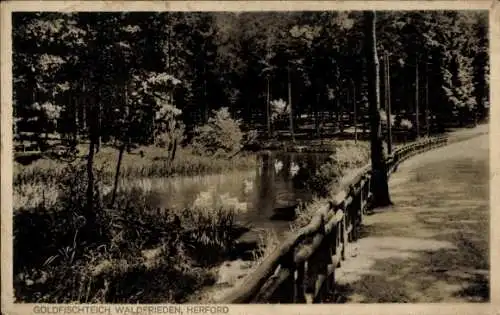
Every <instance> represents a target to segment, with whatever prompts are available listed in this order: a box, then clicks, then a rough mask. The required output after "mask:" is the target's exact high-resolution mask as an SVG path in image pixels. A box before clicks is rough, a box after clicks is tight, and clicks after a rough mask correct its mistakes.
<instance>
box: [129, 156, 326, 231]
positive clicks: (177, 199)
mask: <svg viewBox="0 0 500 315" xmlns="http://www.w3.org/2000/svg"><path fill="white" fill-rule="evenodd" d="M327 158H328V154H325V153H320V154H318V153H285V152H265V153H261V154H258V155H257V156H256V159H258V162H259V163H257V167H256V168H255V170H252V171H245V172H242V171H239V172H238V171H235V172H229V173H224V174H218V175H206V176H190V177H176V178H151V179H141V180H135V181H132V182H130V181H128V182H123V183H122V184H121V187H122V189H124V190H126V189H129V188H131V187H134V186H140V187H141V188H142V189H145V190H147V191H150V192H151V193H152V195H153V196H154V198H151V203H152V206H154V207H163V208H179V209H181V208H189V207H193V206H206V207H218V206H226V207H227V206H229V207H233V208H235V209H237V210H238V213H239V214H238V219H239V221H241V222H242V223H247V224H251V225H252V226H254V227H258V228H274V229H276V230H278V231H280V230H284V229H288V226H289V222H287V221H286V220H287V219H288V220H289V219H291V217H290V216H291V215H292V214H293V208H295V206H296V205H297V204H298V202H299V201H300V200H302V201H308V200H310V199H311V198H312V195H311V193H310V192H309V191H308V190H307V189H306V187H305V186H304V181H305V180H306V179H307V177H308V176H310V174H311V173H312V172H314V171H315V169H316V168H317V167H319V166H320V165H321V164H322V163H324V162H325V161H326V160H327Z"/></svg>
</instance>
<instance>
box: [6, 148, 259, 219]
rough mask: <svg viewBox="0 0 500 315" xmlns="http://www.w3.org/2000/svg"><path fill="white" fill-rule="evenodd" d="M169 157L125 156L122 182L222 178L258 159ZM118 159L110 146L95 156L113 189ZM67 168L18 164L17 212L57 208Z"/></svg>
mask: <svg viewBox="0 0 500 315" xmlns="http://www.w3.org/2000/svg"><path fill="white" fill-rule="evenodd" d="M78 150H79V152H80V154H82V153H86V152H87V151H86V150H87V148H86V147H85V146H83V145H80V146H79V147H78ZM141 152H142V154H141ZM165 156H166V151H165V150H162V149H161V148H158V147H152V146H150V147H141V148H138V149H137V150H135V151H134V152H133V153H131V154H125V155H124V157H123V161H122V166H121V169H120V178H121V179H122V181H126V180H129V179H133V180H135V181H137V180H140V179H146V178H160V177H175V176H195V175H208V174H218V173H224V172H227V171H238V170H248V169H252V168H254V167H255V165H256V163H257V160H256V159H255V157H254V156H252V155H248V154H241V155H236V156H234V157H233V158H230V159H228V158H222V157H218V158H214V157H207V156H200V155H197V154H195V153H194V152H193V151H192V150H191V149H190V148H180V149H179V150H178V151H177V154H176V157H175V159H174V160H173V161H169V160H167V159H166V157H165ZM117 158H118V152H117V150H115V149H113V148H111V147H106V146H104V147H102V148H101V149H100V151H99V152H98V153H97V154H96V156H95V169H98V170H100V172H101V173H102V174H101V178H102V180H103V181H105V182H106V184H108V185H111V183H112V179H113V177H114V175H115V167H116V162H117ZM77 162H78V161H77ZM67 165H68V163H66V162H63V161H59V160H55V159H51V158H49V157H43V156H40V157H39V158H38V159H36V160H34V161H32V162H31V163H30V164H28V165H22V164H21V163H17V162H16V163H14V172H13V173H14V178H13V184H14V209H19V208H26V207H28V208H29V207H34V206H37V205H38V204H43V205H44V206H48V207H50V206H51V205H53V204H54V203H55V202H56V200H57V186H58V182H59V180H60V178H61V177H63V176H64V172H65V167H66V166H67ZM83 176H85V175H83Z"/></svg>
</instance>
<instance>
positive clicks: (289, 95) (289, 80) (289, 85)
mask: <svg viewBox="0 0 500 315" xmlns="http://www.w3.org/2000/svg"><path fill="white" fill-rule="evenodd" d="M288 106H290V114H289V117H290V135H291V137H292V141H293V142H295V135H294V132H293V107H292V82H291V78H290V66H288Z"/></svg>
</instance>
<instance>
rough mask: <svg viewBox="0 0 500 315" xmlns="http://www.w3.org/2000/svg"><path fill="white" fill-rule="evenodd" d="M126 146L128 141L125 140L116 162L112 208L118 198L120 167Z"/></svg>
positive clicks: (110, 205)
mask: <svg viewBox="0 0 500 315" xmlns="http://www.w3.org/2000/svg"><path fill="white" fill-rule="evenodd" d="M125 148H126V143H125V142H124V143H123V144H122V145H121V146H120V149H119V152H118V162H117V163H116V171H115V181H114V185H113V194H112V195H111V202H110V204H109V207H110V208H113V207H114V205H115V200H116V193H117V191H118V180H119V178H120V168H121V165H122V160H123V153H124V152H125Z"/></svg>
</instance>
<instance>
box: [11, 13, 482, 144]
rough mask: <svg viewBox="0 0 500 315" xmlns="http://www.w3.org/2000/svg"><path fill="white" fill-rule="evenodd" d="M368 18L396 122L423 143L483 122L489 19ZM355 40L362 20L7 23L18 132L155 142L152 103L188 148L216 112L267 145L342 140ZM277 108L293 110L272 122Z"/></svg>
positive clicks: (47, 18) (361, 116) (26, 18)
mask: <svg viewBox="0 0 500 315" xmlns="http://www.w3.org/2000/svg"><path fill="white" fill-rule="evenodd" d="M377 15H378V21H377V25H376V27H377V29H376V31H377V37H378V39H377V41H378V44H377V52H378V55H379V56H385V55H388V66H389V68H390V78H389V79H390V82H391V85H390V93H389V95H390V99H391V106H392V111H393V113H394V114H396V115H397V116H398V117H397V119H396V121H401V119H403V118H404V119H408V120H409V121H410V122H411V123H412V126H413V133H415V132H416V130H417V127H418V129H419V132H420V134H424V133H425V132H426V130H427V128H429V126H427V124H432V128H431V129H432V130H438V129H439V128H440V129H443V128H445V127H446V126H449V125H461V126H464V125H466V124H469V123H475V122H477V121H480V120H483V119H485V118H486V117H487V115H488V108H489V103H488V84H489V82H488V75H487V74H488V71H489V70H488V69H489V68H488V67H489V65H488V39H487V34H488V25H487V22H488V18H487V12H478V11H477V12H476V11H475V12H472V11H468V12H465V11H464V12H461V11H425V12H418V11H408V12H379V13H378V14H377ZM363 40H364V29H363V15H362V12H335V11H331V12H265V13H250V12H241V13H211V12H205V13H200V12H198V13H181V12H164V13H14V15H13V60H14V67H13V75H14V113H15V116H16V120H15V121H16V126H15V130H16V134H17V135H18V136H21V135H24V134H28V135H30V132H31V136H32V137H34V138H36V140H37V141H39V142H42V143H43V142H44V140H46V139H48V138H50V135H54V134H57V135H60V136H61V138H63V139H66V140H68V141H69V140H72V141H81V140H85V139H86V140H91V139H92V138H95V139H94V140H95V141H94V142H95V146H96V147H97V148H98V147H99V145H100V143H101V141H104V142H110V141H125V140H126V139H124V137H125V138H127V137H128V138H133V139H128V138H127V139H128V140H127V141H129V140H130V141H133V142H139V143H144V144H150V143H153V142H154V139H155V128H154V117H155V112H156V111H158V109H159V108H160V107H161V106H160V105H158V104H159V103H158V102H159V99H158V98H161V99H162V100H163V102H166V103H168V104H170V105H172V106H175V107H176V108H178V109H180V110H182V121H183V123H184V124H185V126H186V131H187V135H188V137H187V139H188V140H189V139H190V135H191V134H192V132H193V131H194V130H195V129H196V126H198V125H201V124H203V123H206V122H207V121H208V118H209V113H210V112H211V111H212V110H215V109H219V108H221V107H227V108H229V111H230V113H231V114H232V115H233V116H235V117H237V118H239V119H241V120H242V122H243V125H244V126H245V128H247V129H256V130H259V131H260V134H261V136H263V137H269V136H273V135H275V136H284V137H288V136H290V133H291V132H293V133H294V134H295V136H296V137H322V136H326V135H327V133H332V132H337V131H345V130H348V129H349V127H351V126H352V125H353V122H354V112H355V110H354V109H356V112H357V115H356V116H357V118H358V119H357V122H359V123H363V121H364V120H366V119H367V116H368V107H367V84H368V80H367V75H366V74H367V60H366V58H365V57H364V55H363V53H362V48H363V45H364V42H363ZM381 60H382V61H383V60H385V58H382V59H381ZM384 69H385V65H384V66H383V67H380V71H384ZM158 74H164V75H168V79H165V81H164V82H162V83H161V84H160V85H161V87H158V86H157V88H156V89H157V91H156V92H154V93H153V92H151V93H153V94H151V93H150V87H145V91H143V92H138V87H139V86H142V85H143V83H144V82H149V83H150V84H153V85H154V84H157V83H158V82H156V83H152V81H151V80H153V81H154V79H151V78H153V77H155V75H158ZM381 74H382V75H383V73H381ZM147 78H149V80H150V81H148V79H147ZM165 78H166V77H165ZM157 79H158V77H157ZM382 82H385V79H384V80H382ZM174 83H175V84H174ZM158 91H161V92H162V93H164V94H165V95H164V96H159V95H158V94H157V92H158ZM384 95H385V93H382V95H381V96H382V99H381V100H382V103H381V104H385V99H384V97H385V96H384ZM279 99H282V100H283V101H284V102H286V107H290V108H289V109H291V111H290V110H287V113H289V115H281V116H280V117H281V118H280V119H274V120H273V119H272V115H271V113H272V111H273V109H272V108H270V107H271V102H272V101H273V100H279ZM426 113H428V114H426ZM365 125H366V124H365ZM396 127H397V126H396ZM271 131H273V132H274V133H271ZM275 131H280V132H279V133H275ZM25 137H26V136H25ZM45 138H46V139H45ZM45 142H46V141H45Z"/></svg>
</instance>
